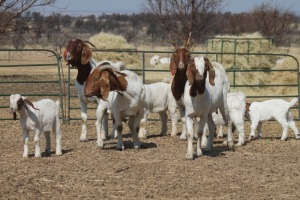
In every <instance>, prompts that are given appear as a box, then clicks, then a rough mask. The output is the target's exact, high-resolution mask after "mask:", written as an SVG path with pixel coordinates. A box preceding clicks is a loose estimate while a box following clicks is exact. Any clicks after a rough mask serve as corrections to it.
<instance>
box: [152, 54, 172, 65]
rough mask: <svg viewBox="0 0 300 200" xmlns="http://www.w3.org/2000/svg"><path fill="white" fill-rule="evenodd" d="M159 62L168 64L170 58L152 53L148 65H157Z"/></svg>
mask: <svg viewBox="0 0 300 200" xmlns="http://www.w3.org/2000/svg"><path fill="white" fill-rule="evenodd" d="M159 63H161V64H170V58H166V57H163V58H161V57H160V56H159V55H154V56H153V57H152V58H151V59H150V66H151V67H152V68H153V67H155V66H156V65H158V64H159Z"/></svg>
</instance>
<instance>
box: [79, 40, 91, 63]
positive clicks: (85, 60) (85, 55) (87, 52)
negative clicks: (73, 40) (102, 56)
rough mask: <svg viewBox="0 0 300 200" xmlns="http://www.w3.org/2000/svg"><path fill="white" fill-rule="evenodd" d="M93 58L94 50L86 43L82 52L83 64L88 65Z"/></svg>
mask: <svg viewBox="0 0 300 200" xmlns="http://www.w3.org/2000/svg"><path fill="white" fill-rule="evenodd" d="M91 57H92V49H91V48H90V47H89V45H87V44H86V43H84V44H83V47H82V52H81V64H82V65H86V64H87V63H88V62H89V61H90V59H91Z"/></svg>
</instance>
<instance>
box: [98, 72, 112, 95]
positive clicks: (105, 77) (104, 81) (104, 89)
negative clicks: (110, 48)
mask: <svg viewBox="0 0 300 200" xmlns="http://www.w3.org/2000/svg"><path fill="white" fill-rule="evenodd" d="M109 76H110V75H109V73H108V72H107V71H103V72H102V75H101V78H100V81H99V84H100V91H101V95H102V98H103V99H104V100H106V99H107V98H108V95H109V92H110V80H109Z"/></svg>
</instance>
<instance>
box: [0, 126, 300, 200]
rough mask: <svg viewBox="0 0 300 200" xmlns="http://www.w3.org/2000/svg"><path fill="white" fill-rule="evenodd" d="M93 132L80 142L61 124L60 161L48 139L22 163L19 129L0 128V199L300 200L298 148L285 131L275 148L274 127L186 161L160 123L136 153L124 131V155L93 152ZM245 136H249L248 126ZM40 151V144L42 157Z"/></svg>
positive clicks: (110, 146)
mask: <svg viewBox="0 0 300 200" xmlns="http://www.w3.org/2000/svg"><path fill="white" fill-rule="evenodd" d="M93 124H94V122H93V121H92V120H90V122H89V126H88V129H89V135H88V137H89V141H88V142H79V135H80V131H81V124H80V121H73V122H71V124H70V125H68V124H62V132H63V140H62V145H63V155H62V156H56V155H55V152H54V150H55V142H54V137H52V138H51V140H52V144H51V146H52V155H51V157H42V158H34V144H33V139H32V134H31V135H30V136H31V137H30V149H29V150H30V157H29V158H27V159H25V158H22V152H23V144H22V136H21V132H20V129H19V122H18V121H0V127H1V135H0V137H1V139H0V148H1V149H0V152H1V153H0V154H1V156H0V185H1V187H0V198H1V199H50V198H51V199H73V198H76V199H146V198H151V199H299V198H300V189H299V183H300V157H299V155H300V148H299V147H300V140H295V139H294V138H293V137H292V133H291V131H290V133H289V136H290V137H289V139H288V140H287V141H285V142H282V141H280V140H279V139H280V136H281V128H280V127H279V126H278V124H277V123H275V122H266V123H265V124H264V126H263V133H264V138H262V139H259V140H255V141H251V142H248V143H247V144H246V145H245V146H243V147H239V148H236V149H235V152H231V151H228V149H227V147H226V146H224V145H223V144H222V139H215V140H214V148H213V151H212V152H211V153H206V154H205V155H204V156H203V157H198V158H196V159H195V160H192V161H191V160H186V159H185V154H186V145H187V142H186V141H182V140H180V139H179V138H178V137H171V136H170V135H167V136H160V135H158V132H159V128H160V126H159V125H158V122H150V123H149V137H148V138H147V139H142V142H143V148H142V149H138V150H137V149H133V145H132V138H131V136H130V134H128V128H127V125H124V128H125V130H124V145H125V151H118V150H116V149H115V147H116V143H117V140H115V139H114V140H107V141H105V148H104V149H98V148H96V134H95V127H94V125H93ZM178 126H179V127H178V128H180V125H178ZM297 126H298V127H299V123H298V122H297ZM169 128H170V124H169ZM245 130H246V135H247V136H248V134H249V123H248V122H246V129H245ZM235 142H237V138H235ZM44 144H45V139H44V137H42V138H41V149H42V150H43V149H44Z"/></svg>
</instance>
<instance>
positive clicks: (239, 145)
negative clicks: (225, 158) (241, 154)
mask: <svg viewBox="0 0 300 200" xmlns="http://www.w3.org/2000/svg"><path fill="white" fill-rule="evenodd" d="M243 145H244V143H243V142H238V143H237V144H236V146H237V147H241V146H243Z"/></svg>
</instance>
